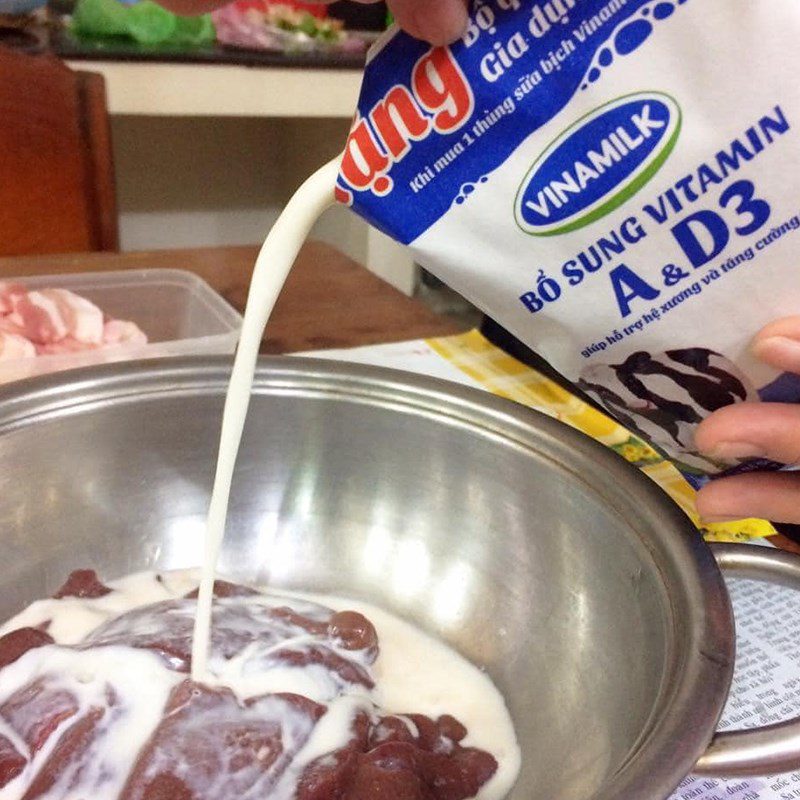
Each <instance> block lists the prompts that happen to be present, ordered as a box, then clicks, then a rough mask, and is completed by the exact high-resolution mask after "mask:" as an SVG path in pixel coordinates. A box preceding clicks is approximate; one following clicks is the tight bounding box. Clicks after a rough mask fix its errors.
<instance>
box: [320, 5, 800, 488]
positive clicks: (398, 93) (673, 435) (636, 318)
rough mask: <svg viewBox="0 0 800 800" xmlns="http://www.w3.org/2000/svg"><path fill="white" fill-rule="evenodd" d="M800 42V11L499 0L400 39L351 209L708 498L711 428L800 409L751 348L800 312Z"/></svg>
mask: <svg viewBox="0 0 800 800" xmlns="http://www.w3.org/2000/svg"><path fill="white" fill-rule="evenodd" d="M431 1H432V0H431ZM799 43H800V2H798V0H549V2H530V0H528V1H527V2H526V1H525V0H476V2H473V3H472V5H471V22H470V26H469V30H468V31H467V33H466V35H465V36H464V38H463V39H462V40H460V41H459V42H457V43H456V44H455V45H453V46H451V47H449V48H435V49H431V48H430V47H429V46H426V45H425V44H424V43H422V42H420V41H417V40H415V39H413V38H411V37H410V36H407V35H405V34H403V33H397V32H396V33H394V34H393V35H390V36H388V37H387V38H386V39H385V40H383V41H382V42H381V43H379V46H378V47H377V48H376V50H375V51H374V52H373V53H372V55H371V59H370V63H369V65H368V67H367V73H366V78H365V82H364V88H363V92H362V96H361V100H360V103H359V111H358V115H357V116H356V119H355V121H354V125H353V130H352V133H351V136H350V139H349V141H348V145H347V149H346V152H345V155H344V159H343V161H342V165H341V172H340V175H339V180H338V185H337V189H336V194H337V198H338V199H339V200H340V201H342V202H345V203H347V204H349V205H351V206H352V207H353V209H354V210H355V211H357V212H358V213H359V214H360V215H362V216H363V217H365V218H366V219H367V220H368V221H369V222H371V223H372V224H373V225H375V226H376V227H378V228H380V229H381V230H383V231H384V232H386V233H387V234H389V235H390V236H392V237H393V238H395V239H397V240H398V241H400V242H403V243H405V244H407V245H409V246H410V247H411V249H412V250H413V252H414V254H415V256H416V258H417V260H418V261H419V263H421V264H422V265H424V266H425V267H427V268H428V269H429V270H431V271H432V272H433V273H434V274H436V275H437V276H438V277H439V278H441V279H442V280H443V281H445V282H446V283H447V284H449V285H450V286H451V287H453V288H454V289H455V290H457V291H458V292H460V293H461V294H463V295H464V296H465V297H467V298H469V299H470V300H471V301H472V302H474V303H475V304H476V305H478V306H479V307H480V308H481V309H482V310H483V311H485V312H486V313H487V314H488V315H490V316H491V317H492V318H494V319H495V320H497V321H498V322H500V323H501V324H502V325H503V326H504V327H506V328H507V329H508V330H509V331H511V332H512V333H513V334H514V335H515V336H516V337H517V338H519V339H520V340H521V341H523V342H524V343H525V344H527V345H528V346H530V347H531V348H532V349H534V350H535V351H536V352H538V353H539V354H540V355H542V356H543V357H545V358H546V359H547V360H548V361H549V362H550V363H551V364H552V365H553V366H554V367H555V368H556V369H557V370H559V371H560V372H561V373H563V374H564V375H565V376H566V377H567V378H569V379H570V380H571V381H573V382H574V383H575V384H576V385H577V386H579V387H580V388H581V389H583V390H584V391H585V392H586V393H587V394H588V395H589V396H591V397H592V398H594V399H595V400H596V401H598V402H599V403H600V404H602V405H603V406H604V407H605V408H606V409H607V410H608V411H609V412H610V413H611V414H612V416H614V417H616V418H617V419H618V420H619V421H621V422H622V423H623V424H625V425H626V426H628V427H629V428H630V429H632V430H633V431H635V432H637V433H638V434H639V435H641V436H642V437H644V438H645V439H646V440H648V441H649V442H651V443H652V444H654V445H655V446H656V447H657V448H659V449H660V450H661V451H662V452H663V453H664V454H666V455H667V456H668V457H669V458H670V459H672V460H673V461H674V462H675V463H676V464H677V465H678V467H679V468H680V469H681V470H682V471H683V472H684V473H685V474H686V475H687V476H688V477H689V478H690V480H692V481H693V482H694V483H695V484H696V485H698V484H699V483H701V482H702V481H703V480H705V477H704V476H707V475H714V474H720V473H722V472H727V471H729V470H730V468H731V466H732V465H730V464H722V463H715V462H714V461H712V460H709V459H708V458H706V457H704V456H703V455H701V454H700V453H698V452H697V451H696V450H695V448H694V444H693V434H694V431H695V429H696V427H697V425H698V423H699V422H701V421H702V420H703V419H704V418H705V417H707V416H708V415H709V414H710V413H711V412H713V411H714V410H716V409H718V408H720V407H722V406H725V405H727V404H730V403H738V402H744V401H759V400H760V401H767V402H797V401H798V400H800V379H798V378H797V377H795V376H790V375H779V374H776V373H775V372H774V371H773V370H770V369H769V368H767V367H765V366H764V365H763V364H761V363H758V362H757V361H756V360H755V359H753V358H752V357H751V356H750V355H749V354H748V346H749V344H750V342H751V340H752V337H753V335H754V334H755V333H756V332H757V331H758V330H759V329H760V328H761V327H762V326H763V325H765V324H766V323H768V322H771V321H772V320H775V319H778V318H780V317H783V316H788V315H792V314H800V252H799V251H800V85H799V84H798V66H800V44H799ZM776 466H777V465H773V464H768V463H765V462H759V463H755V462H751V463H749V464H746V465H734V466H733V469H734V470H736V469H753V468H775V467H776Z"/></svg>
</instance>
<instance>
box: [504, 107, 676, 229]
mask: <svg viewBox="0 0 800 800" xmlns="http://www.w3.org/2000/svg"><path fill="white" fill-rule="evenodd" d="M680 130H681V110H680V107H679V106H678V104H677V103H676V102H675V101H674V100H673V99H672V98H671V97H669V96H667V95H665V94H661V93H658V92H641V93H637V94H632V95H627V96H626V97H620V98H619V99H617V100H613V101H612V102H610V103H607V104H606V105H604V106H601V107H600V108H597V109H595V110H594V111H592V112H591V113H589V114H587V115H586V116H585V117H583V118H582V119H580V120H578V121H577V122H576V123H575V124H574V125H572V126H571V127H570V128H568V129H567V130H566V131H564V132H563V133H562V134H561V135H560V136H559V137H558V138H557V139H556V140H555V141H554V142H553V143H552V144H551V145H550V146H549V147H548V148H547V149H546V150H545V151H544V153H542V155H541V156H539V158H538V159H537V160H536V162H535V163H534V165H533V166H532V167H531V169H530V171H529V172H528V174H527V175H526V177H525V180H524V181H523V182H522V185H521V186H520V189H519V192H518V193H517V199H516V203H515V210H514V213H515V216H516V220H517V225H519V227H520V228H522V230H523V231H525V232H526V233H530V234H531V235H533V236H555V235H557V234H562V233H570V232H572V231H576V230H578V229H580V228H583V227H584V226H586V225H589V224H590V223H592V222H595V221H596V220H598V219H600V218H601V217H604V216H605V215H606V214H610V213H611V212H612V211H614V210H615V209H616V208H619V206H621V205H622V204H623V203H624V202H625V201H627V200H628V199H630V198H631V197H633V195H634V194H636V192H638V191H639V190H640V189H641V188H642V187H643V186H644V185H645V184H646V183H647V182H648V181H649V180H650V179H651V178H652V177H653V176H654V175H655V174H656V173H657V172H658V170H659V169H661V167H662V166H663V165H664V162H665V161H666V160H667V158H669V155H670V153H671V152H672V150H673V149H674V147H675V145H676V143H677V141H678V136H679V135H680Z"/></svg>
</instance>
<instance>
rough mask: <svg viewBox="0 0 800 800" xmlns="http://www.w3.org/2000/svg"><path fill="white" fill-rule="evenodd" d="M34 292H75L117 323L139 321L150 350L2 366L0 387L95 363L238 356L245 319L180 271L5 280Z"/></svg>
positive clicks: (119, 349) (121, 348)
mask: <svg viewBox="0 0 800 800" xmlns="http://www.w3.org/2000/svg"><path fill="white" fill-rule="evenodd" d="M3 280H4V281H8V282H9V283H20V284H22V285H23V286H26V287H28V288H30V289H45V288H53V289H69V290H70V291H72V292H75V293H76V294H79V295H81V296H82V297H85V298H86V299H87V300H91V301H92V302H93V303H95V304H96V305H98V306H99V307H100V308H101V309H102V311H103V312H104V313H105V314H107V315H108V316H110V317H114V318H115V319H122V320H130V321H132V322H135V323H136V324H137V325H138V326H139V327H140V328H141V329H142V330H143V331H144V333H145V334H146V335H147V339H148V343H147V344H146V345H133V346H132V345H116V346H112V347H106V348H102V349H100V350H89V351H86V352H82V353H66V354H63V355H47V356H37V357H35V358H21V359H12V360H8V361H0V383H8V382H10V381H16V380H21V379H23V378H31V377H34V376H37V375H44V374H46V373H49V372H59V371H61V370H65V369H74V368H76V367H84V366H88V365H91V364H103V363H110V362H114V361H130V360H135V359H143V358H163V357H169V356H185V355H212V354H229V353H233V351H234V349H235V348H236V342H237V340H238V337H239V330H240V328H241V325H242V317H241V316H240V315H239V314H238V313H237V312H236V311H235V310H234V309H233V308H232V307H231V306H230V305H229V304H228V303H227V302H226V301H225V300H223V298H222V297H220V296H219V295H218V294H217V293H216V292H215V291H214V290H213V289H212V288H211V287H210V286H209V285H208V284H207V283H206V282H205V281H204V280H202V279H201V278H198V277H197V276H196V275H193V274H192V273H191V272H185V271H183V270H178V269H140V270H124V271H120V272H93V273H88V272H87V273H78V274H72V275H37V276H35V277H27V278H13V277H5V276H3Z"/></svg>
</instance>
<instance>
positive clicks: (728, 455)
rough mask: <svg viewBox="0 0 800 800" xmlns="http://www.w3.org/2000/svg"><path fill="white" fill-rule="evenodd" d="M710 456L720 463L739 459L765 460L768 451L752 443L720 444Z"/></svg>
mask: <svg viewBox="0 0 800 800" xmlns="http://www.w3.org/2000/svg"><path fill="white" fill-rule="evenodd" d="M709 455H710V456H711V457H712V458H716V459H719V460H720V461H733V460H735V459H737V458H764V456H766V451H765V450H764V448H763V447H759V445H757V444H752V443H751V442H720V443H719V444H718V445H717V446H716V447H714V448H713V449H712V450H711V452H710V453H709Z"/></svg>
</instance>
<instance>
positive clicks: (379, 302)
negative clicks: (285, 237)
mask: <svg viewBox="0 0 800 800" xmlns="http://www.w3.org/2000/svg"><path fill="white" fill-rule="evenodd" d="M257 253H258V248H257V247H251V246H247V247H212V248H201V249H196V250H159V251H154V252H138V253H96V254H89V253H87V254H78V255H65V256H35V257H25V258H0V279H2V278H12V277H24V276H28V275H46V274H57V273H68V272H103V271H110V270H124V269H152V268H166V269H185V270H188V271H190V272H193V273H194V274H195V275H198V276H200V277H201V278H203V279H204V280H206V281H207V282H208V283H209V284H210V285H211V286H212V287H213V288H214V289H215V290H216V291H217V292H219V293H220V294H221V295H222V296H223V297H224V298H225V299H226V300H228V302H230V303H231V305H233V306H234V307H235V308H236V309H237V310H238V311H240V312H241V311H243V310H244V305H245V301H246V299H247V290H248V287H249V285H250V276H251V273H252V270H253V264H254V262H255V259H256V254H257ZM463 331H464V326H463V325H459V324H458V323H457V322H455V321H454V320H452V319H451V318H449V317H446V316H442V315H439V314H436V313H435V312H433V311H432V310H431V309H429V308H428V307H427V306H426V305H425V304H423V303H422V302H420V301H418V300H413V299H411V298H408V297H406V296H405V295H404V294H402V293H401V292H399V291H397V290H396V289H394V288H392V287H391V286H389V284H387V283H385V282H384V281H382V280H381V279H380V278H378V277H377V276H375V275H373V274H372V273H371V272H369V271H368V270H367V269H365V268H364V267H362V266H361V265H360V264H357V263H356V262H355V261H353V260H352V259H350V258H348V257H347V256H345V255H343V254H342V253H340V252H339V251H338V250H335V249H334V248H332V247H330V246H329V245H326V244H323V243H322V242H308V243H307V244H306V245H305V246H304V247H303V250H302V251H301V253H300V256H299V257H298V259H297V262H296V263H295V266H294V268H293V269H292V271H291V273H290V275H289V280H288V281H287V283H286V286H285V288H284V291H283V294H282V295H281V298H280V300H279V301H278V305H277V306H276V308H275V312H274V314H273V316H272V319H271V320H270V323H269V325H268V326H267V330H266V335H265V337H264V343H263V348H262V352H264V353H296V352H300V351H303V350H323V349H333V348H342V347H358V346H361V345H370V344H380V343H384V342H399V341H404V340H410V339H424V338H431V337H435V336H449V335H451V334H455V333H462V332H463Z"/></svg>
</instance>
